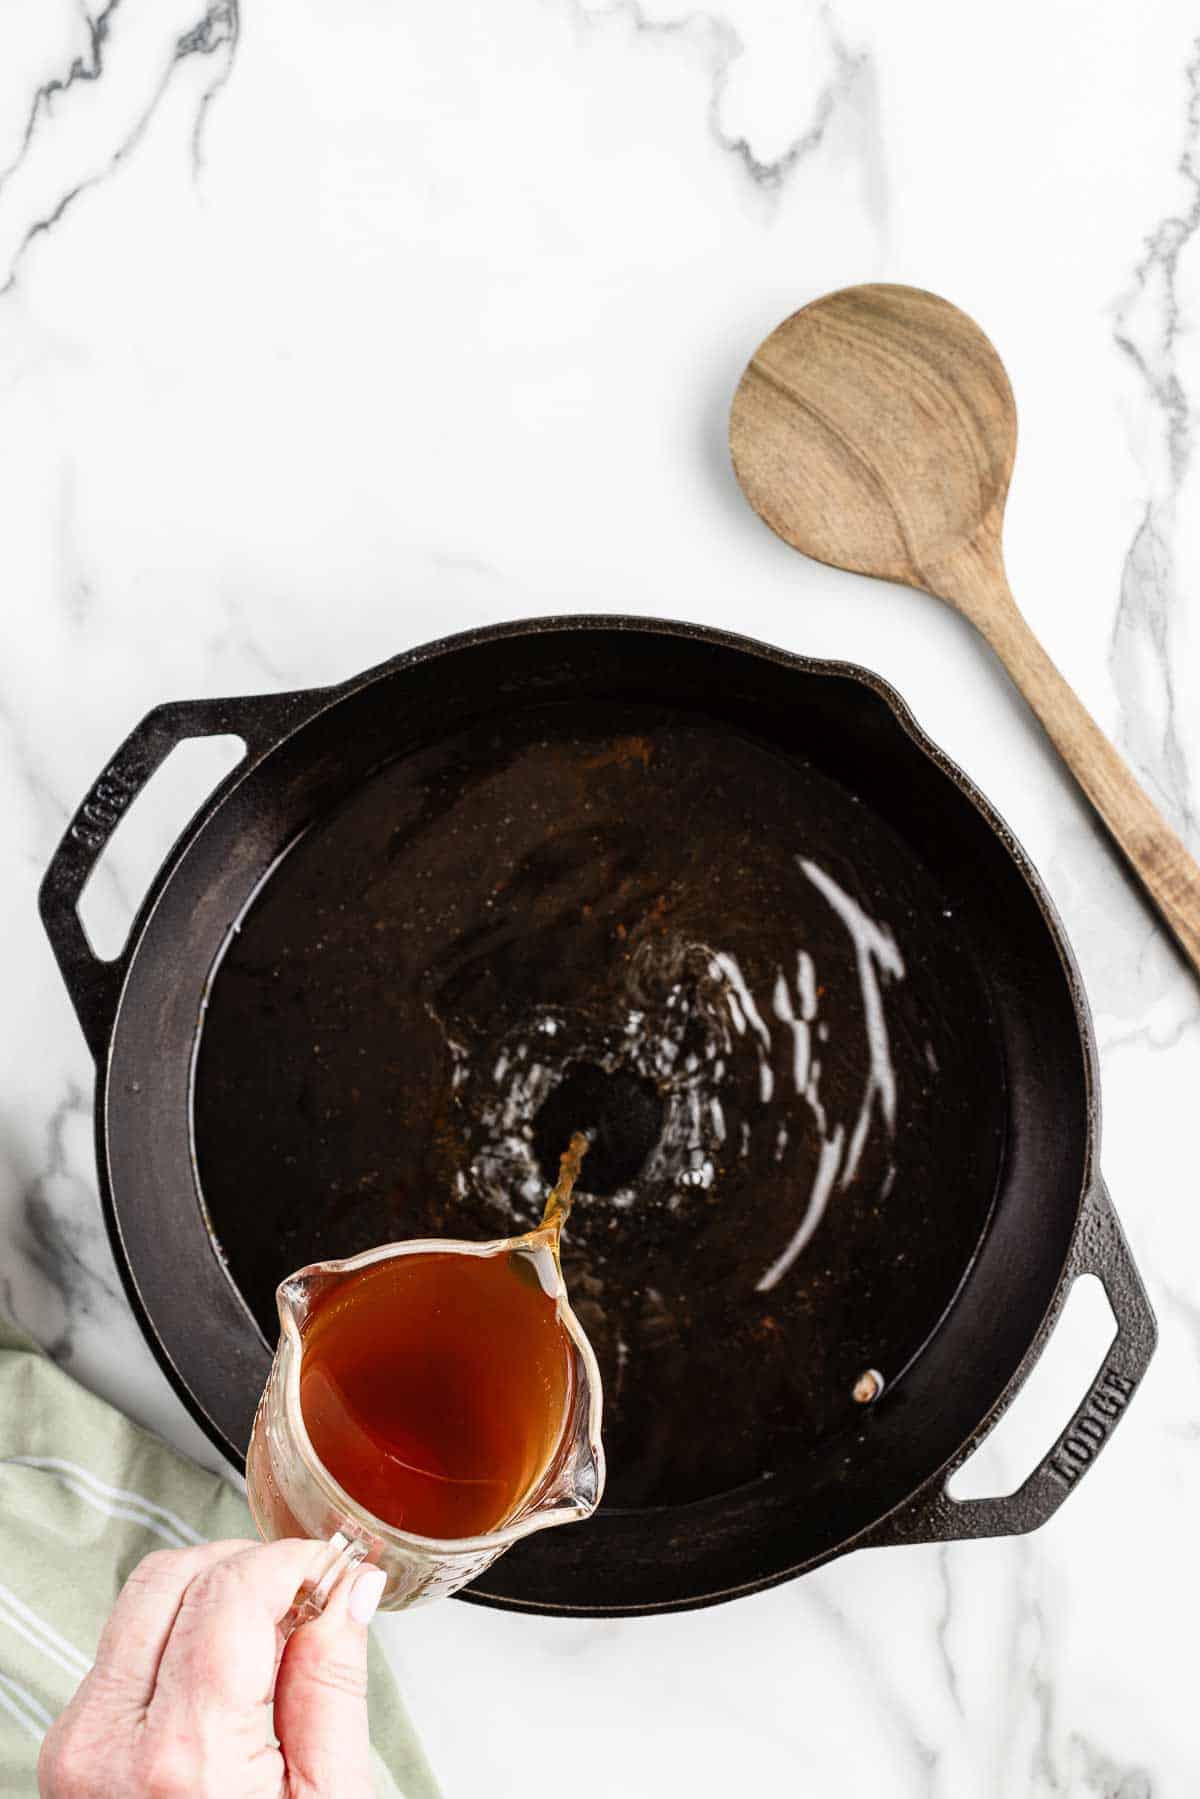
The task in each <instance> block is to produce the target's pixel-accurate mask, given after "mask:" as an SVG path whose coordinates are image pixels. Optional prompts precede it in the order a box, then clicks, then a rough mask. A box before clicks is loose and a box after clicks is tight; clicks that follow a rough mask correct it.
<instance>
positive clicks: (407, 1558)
mask: <svg viewBox="0 0 1200 1799" xmlns="http://www.w3.org/2000/svg"><path fill="white" fill-rule="evenodd" d="M564 1215H565V1207H563V1206H560V1207H558V1208H556V1207H555V1206H554V1204H553V1202H552V1204H551V1206H550V1208H548V1211H547V1216H546V1218H545V1220H544V1221H543V1223H542V1224H541V1225H540V1226H539V1227H538V1228H537V1229H536V1230H534V1231H530V1232H528V1233H527V1234H526V1235H524V1236H521V1237H512V1238H502V1239H497V1240H495V1241H493V1242H488V1243H468V1242H461V1241H455V1240H447V1239H444V1238H429V1239H425V1240H421V1241H414V1242H409V1243H389V1244H385V1245H384V1246H383V1247H382V1248H379V1249H370V1250H366V1251H365V1252H364V1253H363V1254H361V1255H357V1256H349V1257H347V1258H345V1259H344V1260H341V1261H329V1262H314V1263H313V1264H311V1265H310V1266H309V1267H307V1268H301V1269H300V1270H298V1272H297V1273H295V1274H292V1275H289V1277H288V1278H287V1280H285V1281H283V1282H281V1283H280V1285H279V1287H278V1289H277V1291H276V1303H277V1305H278V1309H279V1324H280V1338H279V1346H278V1348H277V1349H276V1352H275V1360H274V1362H273V1364H272V1366H271V1372H270V1375H269V1376H268V1379H267V1384H266V1387H265V1389H264V1391H263V1396H262V1399H261V1400H260V1402H259V1407H258V1413H257V1415H256V1417H255V1421H254V1429H253V1433H252V1435H251V1439H250V1448H249V1452H248V1454H247V1458H246V1492H247V1497H248V1499H249V1502H250V1509H251V1512H252V1513H253V1516H254V1521H255V1523H256V1524H257V1526H258V1528H259V1531H260V1532H261V1534H262V1536H263V1537H265V1538H266V1539H268V1540H271V1539H274V1538H278V1537H295V1536H299V1537H311V1538H313V1539H316V1540H320V1539H327V1540H328V1542H329V1554H328V1556H327V1557H326V1558H325V1559H324V1561H323V1562H322V1563H320V1564H319V1566H318V1567H317V1568H316V1570H315V1571H314V1573H313V1575H312V1576H311V1577H310V1579H309V1581H308V1582H307V1583H306V1585H305V1587H304V1589H303V1590H302V1592H301V1593H300V1594H298V1595H297V1599H296V1603H295V1605H294V1606H293V1608H292V1612H291V1614H290V1615H289V1619H288V1620H287V1621H286V1622H285V1630H287V1629H292V1628H295V1625H296V1624H298V1623H300V1622H302V1621H303V1620H304V1618H305V1617H311V1616H315V1615H316V1613H318V1612H319V1611H320V1610H321V1608H322V1606H323V1605H324V1603H325V1601H326V1600H327V1599H328V1597H329V1595H330V1593H331V1592H332V1591H333V1589H334V1587H335V1586H336V1585H337V1583H338V1581H339V1580H340V1579H341V1578H342V1576H343V1575H344V1574H345V1573H346V1572H347V1571H348V1570H349V1569H350V1568H352V1567H353V1566H354V1565H355V1564H357V1563H358V1562H363V1561H369V1562H373V1563H375V1564H376V1565H377V1566H379V1567H380V1568H382V1569H383V1570H384V1572H385V1573H386V1575H387V1577H388V1578H387V1585H386V1587H385V1589H384V1594H383V1599H382V1601H381V1607H380V1609H381V1610H383V1611H401V1610H404V1609H406V1608H407V1607H409V1606H412V1605H416V1604H418V1603H421V1602H422V1601H424V1600H427V1599H434V1598H438V1597H441V1596H444V1595H446V1594H449V1593H453V1592H455V1591H456V1590H457V1589H458V1588H459V1587H461V1586H464V1585H465V1584H466V1583H467V1582H468V1581H470V1580H473V1579H474V1578H475V1576H476V1575H477V1574H481V1573H482V1572H483V1570H484V1569H485V1568H487V1567H489V1566H490V1564H491V1563H492V1562H494V1561H495V1559H496V1557H497V1556H499V1555H501V1554H503V1552H504V1550H506V1549H508V1548H509V1547H510V1546H511V1545H512V1544H513V1543H516V1542H519V1541H520V1539H521V1538H522V1537H526V1536H529V1535H530V1534H531V1533H532V1532H534V1531H536V1530H546V1529H549V1528H550V1527H551V1526H553V1525H557V1524H570V1523H577V1522H578V1521H579V1520H581V1519H584V1518H587V1517H590V1516H591V1514H592V1513H593V1512H594V1511H595V1509H596V1507H597V1506H598V1505H599V1503H600V1496H601V1493H602V1491H603V1487H604V1451H603V1448H602V1445H601V1441H600V1423H601V1407H602V1397H601V1386H600V1371H599V1369H598V1367H597V1365H596V1358H595V1355H594V1353H593V1351H592V1347H591V1345H590V1343H589V1342H588V1340H587V1338H586V1336H585V1335H584V1332H583V1329H582V1327H581V1325H580V1324H579V1321H578V1319H577V1318H576V1317H575V1314H574V1313H573V1312H572V1310H571V1307H570V1304H569V1302H568V1299H567V1292H566V1287H565V1284H564V1282H563V1277H562V1269H561V1266H560V1263H559V1256H558V1239H559V1231H560V1227H561V1223H562V1219H563V1216H564ZM422 1255H443V1256H444V1255H461V1256H476V1257H499V1256H511V1257H515V1258H517V1259H518V1260H519V1262H520V1263H521V1264H523V1265H527V1266H528V1272H529V1275H530V1277H531V1279H533V1280H536V1282H537V1283H538V1285H539V1286H540V1288H541V1290H542V1291H543V1292H544V1293H545V1294H547V1295H548V1296H550V1297H551V1298H553V1300H554V1303H555V1309H556V1315H557V1318H558V1322H559V1324H560V1325H561V1326H562V1329H563V1331H564V1334H565V1338H566V1342H567V1346H568V1353H569V1354H570V1356H571V1357H572V1359H573V1361H572V1373H573V1381H572V1388H571V1398H570V1402H569V1406H568V1410H567V1415H566V1417H565V1419H564V1421H563V1426H562V1430H561V1432H560V1435H559V1439H558V1442H557V1445H556V1447H555V1449H554V1450H553V1453H552V1454H551V1455H550V1458H549V1460H548V1462H547V1463H546V1465H545V1466H544V1467H543V1469H542V1470H541V1472H540V1473H539V1474H538V1475H537V1477H536V1478H535V1480H534V1484H533V1485H532V1486H531V1487H530V1488H529V1489H528V1490H527V1491H526V1492H525V1493H524V1495H523V1496H522V1497H521V1498H520V1499H519V1500H518V1502H517V1503H516V1505H515V1506H514V1507H513V1508H512V1509H511V1510H510V1512H509V1513H508V1515H507V1516H506V1517H505V1518H504V1520H503V1521H502V1522H501V1523H500V1524H499V1525H498V1526H497V1527H496V1528H495V1529H493V1530H490V1531H487V1532H485V1533H484V1534H482V1535H479V1536H473V1537H447V1538H437V1537H425V1536H419V1535H416V1534H414V1533H412V1532H409V1531H405V1530H401V1529H399V1528H398V1527H396V1526H394V1525H391V1524H388V1523H387V1522H385V1521H384V1520H383V1519H382V1518H379V1517H376V1516H375V1515H374V1514H373V1513H372V1512H370V1511H368V1510H367V1509H366V1508H365V1507H364V1506H362V1505H361V1504H360V1503H359V1502H358V1501H357V1500H356V1499H355V1498H354V1497H353V1496H352V1495H351V1494H350V1493H348V1492H347V1491H346V1490H345V1488H344V1487H342V1486H340V1485H339V1483H338V1482H337V1481H336V1480H335V1479H334V1477H333V1475H332V1474H331V1473H330V1471H329V1469H328V1468H327V1467H326V1466H325V1465H324V1463H323V1462H322V1461H321V1459H320V1457H319V1456H318V1455H317V1453H316V1451H315V1449H314V1447H313V1444H312V1441H311V1438H310V1436H309V1432H308V1428H307V1426H306V1424H305V1420H304V1414H303V1411H302V1409H301V1403H300V1376H301V1366H302V1363H303V1359H304V1354H305V1342H304V1328H305V1324H306V1322H307V1321H308V1320H309V1319H310V1318H311V1317H312V1315H313V1313H314V1310H315V1308H316V1307H317V1306H318V1305H319V1304H320V1303H321V1302H322V1301H323V1300H325V1299H326V1298H327V1297H328V1296H329V1295H330V1294H331V1293H332V1292H333V1291H334V1290H335V1289H336V1288H337V1287H339V1286H340V1285H342V1284H344V1283H347V1282H349V1281H352V1280H353V1279H354V1277H355V1275H356V1274H358V1273H360V1272H361V1271H362V1270H363V1269H366V1268H370V1267H373V1266H374V1265H376V1264H378V1263H381V1262H385V1261H393V1260H399V1259H400V1258H403V1257H411V1256H422Z"/></svg>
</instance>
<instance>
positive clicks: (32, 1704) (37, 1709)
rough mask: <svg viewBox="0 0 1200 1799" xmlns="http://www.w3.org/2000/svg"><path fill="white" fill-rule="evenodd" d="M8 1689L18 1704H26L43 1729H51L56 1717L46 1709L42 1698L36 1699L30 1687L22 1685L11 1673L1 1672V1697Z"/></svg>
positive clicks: (26, 1708) (28, 1710)
mask: <svg viewBox="0 0 1200 1799" xmlns="http://www.w3.org/2000/svg"><path fill="white" fill-rule="evenodd" d="M6 1691H7V1693H8V1694H9V1697H10V1698H12V1699H13V1700H15V1702H16V1703H17V1704H18V1705H22V1706H24V1708H25V1710H26V1711H27V1712H28V1713H29V1715H30V1716H31V1717H32V1718H36V1720H37V1722H38V1723H39V1724H40V1725H41V1727H42V1729H43V1730H49V1728H50V1726H51V1725H52V1724H53V1722H54V1719H53V1718H52V1717H51V1716H50V1713H49V1712H48V1711H47V1710H46V1708H45V1706H44V1705H43V1704H42V1702H41V1700H40V1699H35V1698H34V1696H33V1694H32V1693H31V1692H30V1691H29V1690H28V1688H27V1687H23V1686H21V1685H20V1683H19V1682H18V1681H15V1680H14V1679H13V1677H12V1675H11V1674H0V1699H2V1698H3V1697H4V1694H5V1692H6Z"/></svg>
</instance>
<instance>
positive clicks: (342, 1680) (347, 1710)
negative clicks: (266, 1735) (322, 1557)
mask: <svg viewBox="0 0 1200 1799" xmlns="http://www.w3.org/2000/svg"><path fill="white" fill-rule="evenodd" d="M384 1585H385V1576H384V1573H383V1570H382V1569H381V1568H360V1569H358V1571H357V1572H356V1573H355V1574H353V1575H352V1576H351V1577H350V1579H349V1580H342V1581H339V1583H338V1585H337V1587H336V1588H335V1590H334V1592H333V1595H332V1597H331V1598H330V1600H329V1603H328V1605H327V1606H326V1607H325V1610H324V1611H323V1612H322V1613H321V1615H320V1617H318V1618H313V1619H311V1620H310V1621H309V1622H308V1623H307V1624H302V1625H301V1626H300V1628H299V1629H298V1630H296V1631H294V1632H293V1633H292V1635H291V1636H290V1637H289V1639H288V1641H287V1644H286V1645H285V1647H284V1651H283V1660H282V1661H281V1662H280V1664H279V1674H278V1677H277V1679H276V1683H275V1734H276V1736H277V1737H278V1738H279V1747H280V1750H281V1751H282V1754H283V1759H284V1763H285V1765H286V1767H287V1771H288V1790H289V1791H290V1792H298V1793H311V1794H314V1795H316V1794H320V1795H325V1794H335V1793H336V1794H337V1795H338V1799H343V1796H344V1799H371V1795H372V1793H373V1791H374V1788H373V1786H372V1780H371V1747H370V1737H369V1735H368V1731H367V1625H368V1624H369V1622H370V1620H371V1618H372V1616H373V1614H374V1612H375V1608H376V1606H377V1605H378V1604H379V1600H380V1596H381V1595H382V1593H383V1588H384Z"/></svg>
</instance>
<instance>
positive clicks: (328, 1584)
mask: <svg viewBox="0 0 1200 1799" xmlns="http://www.w3.org/2000/svg"><path fill="white" fill-rule="evenodd" d="M366 1559H367V1549H366V1545H365V1544H363V1543H359V1542H355V1541H353V1540H352V1539H351V1538H350V1537H347V1536H344V1535H343V1534H342V1532H341V1531H340V1530H339V1531H335V1532H334V1534H333V1536H331V1537H330V1539H329V1541H328V1543H327V1544H326V1545H325V1554H324V1555H323V1556H322V1558H321V1560H320V1561H319V1562H318V1563H317V1565H316V1567H315V1568H314V1569H313V1571H312V1573H311V1574H310V1575H309V1576H308V1578H307V1579H306V1580H305V1582H304V1584H303V1585H302V1586H301V1588H300V1590H299V1592H298V1593H297V1594H296V1597H295V1598H294V1599H293V1600H292V1603H291V1605H290V1606H289V1607H288V1609H287V1611H286V1613H285V1614H284V1616H283V1618H282V1619H281V1620H280V1624H279V1629H280V1632H281V1634H282V1636H283V1640H284V1642H285V1643H286V1642H287V1639H288V1638H289V1637H290V1636H291V1634H292V1632H293V1631H294V1630H298V1629H299V1628H300V1626H301V1625H302V1624H307V1623H308V1622H309V1620H310V1619H312V1618H319V1617H320V1615H321V1613H322V1612H323V1611H324V1610H325V1607H326V1606H327V1605H328V1604H329V1601H330V1599H331V1597H332V1595H333V1590H334V1588H335V1587H336V1586H337V1584H338V1582H339V1581H340V1580H341V1579H342V1578H343V1576H345V1575H347V1574H351V1573H353V1571H354V1569H355V1568H357V1567H358V1565H359V1563H360V1562H365V1561H366Z"/></svg>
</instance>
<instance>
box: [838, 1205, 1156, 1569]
mask: <svg viewBox="0 0 1200 1799" xmlns="http://www.w3.org/2000/svg"><path fill="white" fill-rule="evenodd" d="M1081 1274H1095V1275H1097V1276H1098V1277H1099V1279H1100V1281H1101V1282H1102V1283H1103V1286H1104V1291H1105V1292H1106V1293H1107V1295H1108V1302H1109V1304H1110V1306H1111V1307H1112V1310H1113V1316H1114V1317H1115V1318H1116V1321H1117V1334H1116V1336H1115V1337H1114V1338H1113V1341H1112V1344H1111V1345H1110V1347H1109V1349H1108V1352H1107V1354H1106V1355H1105V1358H1104V1361H1103V1363H1102V1364H1101V1366H1100V1370H1099V1373H1098V1374H1097V1375H1096V1378H1095V1380H1093V1382H1092V1384H1091V1386H1090V1388H1089V1389H1088V1392H1087V1395H1086V1397H1085V1398H1084V1400H1083V1403H1082V1404H1081V1405H1080V1406H1079V1407H1078V1409H1077V1410H1076V1412H1075V1414H1074V1416H1073V1417H1072V1419H1071V1421H1070V1423H1069V1424H1068V1425H1067V1427H1066V1429H1065V1430H1064V1431H1063V1432H1062V1433H1061V1434H1060V1436H1059V1437H1058V1439H1057V1441H1056V1442H1055V1443H1054V1445H1053V1446H1052V1448H1051V1449H1050V1450H1049V1451H1048V1452H1047V1454H1046V1455H1045V1456H1044V1457H1043V1458H1042V1460H1041V1461H1040V1462H1039V1463H1038V1466H1037V1467H1036V1468H1035V1469H1034V1471H1033V1473H1032V1474H1031V1475H1030V1476H1029V1478H1028V1480H1026V1481H1025V1482H1024V1484H1023V1485H1022V1486H1020V1487H1018V1488H1017V1490H1016V1492H1015V1493H1010V1494H1008V1495H1007V1496H1006V1497H1005V1498H1002V1499H952V1498H951V1497H950V1495H949V1493H948V1492H947V1490H946V1486H947V1482H948V1481H949V1479H950V1477H951V1475H952V1474H953V1473H954V1471H955V1469H956V1468H959V1467H961V1466H962V1464H963V1462H965V1461H966V1460H967V1458H968V1456H969V1455H970V1454H971V1453H972V1451H973V1450H974V1449H975V1448H976V1447H977V1445H976V1444H975V1443H972V1444H971V1445H970V1446H969V1448H968V1449H967V1450H966V1451H965V1452H964V1453H963V1454H962V1455H960V1456H958V1457H957V1458H956V1459H955V1462H954V1463H953V1465H952V1466H951V1467H950V1468H949V1469H945V1470H943V1471H942V1472H941V1473H939V1474H937V1475H935V1476H934V1478H933V1479H932V1480H931V1481H927V1482H926V1484H925V1485H924V1486H923V1487H922V1488H921V1489H920V1490H919V1491H918V1492H917V1493H915V1494H914V1495H913V1497H912V1499H910V1500H909V1501H907V1502H906V1503H905V1504H904V1505H902V1506H900V1507H899V1508H898V1509H897V1510H896V1511H895V1512H893V1513H891V1515H890V1516H889V1517H887V1518H884V1519H883V1520H882V1521H881V1522H880V1523H879V1524H878V1525H877V1526H875V1527H874V1528H873V1529H872V1530H870V1531H868V1532H867V1534H866V1536H865V1538H863V1540H862V1541H863V1546H864V1547H869V1548H876V1547H882V1546H884V1545H885V1544H900V1543H948V1542H953V1541H955V1540H956V1539H958V1538H961V1537H1010V1536H1019V1535H1021V1534H1023V1533H1024V1532H1026V1531H1031V1530H1037V1529H1038V1527H1039V1526H1040V1525H1042V1524H1045V1522H1046V1520H1047V1519H1048V1518H1051V1517H1052V1516H1053V1515H1054V1513H1055V1512H1056V1511H1057V1510H1058V1508H1059V1506H1060V1505H1061V1504H1062V1502H1063V1500H1064V1499H1065V1498H1066V1497H1067V1495H1068V1494H1069V1493H1070V1491H1071V1489H1072V1488H1073V1487H1074V1486H1075V1485H1076V1484H1077V1483H1078V1482H1079V1481H1080V1480H1082V1478H1083V1476H1084V1475H1085V1474H1086V1473H1087V1471H1088V1469H1089V1468H1090V1467H1091V1466H1092V1464H1093V1463H1094V1462H1095V1460H1096V1457H1097V1456H1098V1455H1099V1454H1100V1451H1101V1450H1102V1449H1103V1448H1104V1445H1105V1444H1106V1443H1107V1442H1108V1439H1109V1437H1110V1436H1111V1435H1112V1432H1113V1431H1114V1430H1115V1428H1116V1426H1117V1425H1118V1424H1119V1423H1120V1422H1121V1419H1122V1418H1123V1417H1124V1415H1125V1409H1126V1407H1127V1406H1128V1404H1129V1401H1130V1400H1131V1399H1132V1397H1133V1395H1134V1392H1135V1391H1136V1389H1137V1386H1138V1383H1139V1381H1140V1380H1141V1378H1142V1376H1143V1374H1144V1373H1145V1372H1146V1368H1147V1365H1148V1363H1149V1361H1150V1357H1151V1356H1152V1355H1153V1353H1154V1346H1155V1343H1156V1342H1157V1341H1158V1327H1157V1325H1156V1324H1155V1321H1154V1313H1153V1311H1152V1310H1151V1308H1150V1300H1149V1298H1148V1296H1147V1294H1146V1289H1145V1287H1144V1286H1143V1285H1142V1280H1141V1276H1140V1275H1139V1274H1138V1271H1137V1269H1136V1268H1135V1266H1134V1263H1133V1257H1132V1256H1131V1255H1130V1252H1129V1245H1128V1243H1127V1242H1126V1241H1125V1234H1124V1232H1123V1231H1122V1229H1121V1226H1120V1223H1119V1221H1118V1219H1117V1215H1116V1213H1115V1211H1114V1210H1113V1205H1112V1201H1111V1199H1110V1198H1109V1196H1108V1191H1107V1189H1106V1187H1105V1185H1104V1182H1103V1181H1102V1180H1101V1179H1100V1178H1099V1177H1098V1176H1097V1178H1096V1180H1095V1182H1094V1184H1093V1186H1092V1188H1091V1190H1090V1192H1089V1193H1088V1195H1087V1197H1086V1199H1085V1200H1084V1204H1083V1210H1082V1213H1081V1216H1080V1220H1079V1228H1078V1230H1077V1231H1076V1233H1075V1241H1074V1243H1073V1244H1072V1247H1071V1254H1070V1256H1069V1258H1068V1261H1067V1267H1066V1271H1065V1275H1064V1279H1063V1284H1062V1287H1061V1290H1060V1291H1061V1298H1060V1299H1059V1301H1058V1305H1057V1307H1056V1310H1055V1317H1057V1315H1058V1312H1060V1311H1061V1309H1062V1306H1063V1304H1064V1303H1065V1301H1066V1298H1067V1295H1068V1293H1069V1292H1070V1290H1071V1287H1072V1285H1073V1284H1074V1282H1075V1281H1076V1280H1077V1279H1078V1277H1079V1276H1080V1275H1081ZM1052 1328H1053V1318H1052V1319H1051V1321H1050V1323H1049V1325H1048V1326H1047V1328H1046V1329H1045V1330H1043V1331H1042V1332H1041V1333H1039V1336H1038V1340H1037V1342H1036V1343H1034V1345H1033V1346H1032V1348H1031V1349H1030V1352H1029V1354H1028V1355H1027V1356H1026V1358H1025V1360H1024V1362H1023V1363H1022V1364H1021V1367H1020V1369H1019V1371H1018V1373H1017V1375H1016V1377H1015V1379H1014V1381H1013V1383H1012V1386H1011V1387H1010V1389H1009V1399H1011V1398H1012V1397H1014V1396H1015V1394H1016V1393H1017V1391H1018V1389H1019V1388H1020V1386H1021V1383H1022V1382H1023V1381H1024V1380H1025V1378H1026V1376H1027V1375H1028V1374H1029V1373H1030V1372H1031V1370H1032V1368H1033V1365H1034V1363H1035V1362H1036V1361H1037V1359H1038V1356H1039V1355H1040V1354H1041V1352H1042V1349H1043V1348H1044V1347H1045V1342H1046V1339H1047V1337H1048V1335H1049V1331H1050V1330H1051V1329H1052ZM1006 1403H1007V1401H1006Z"/></svg>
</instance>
